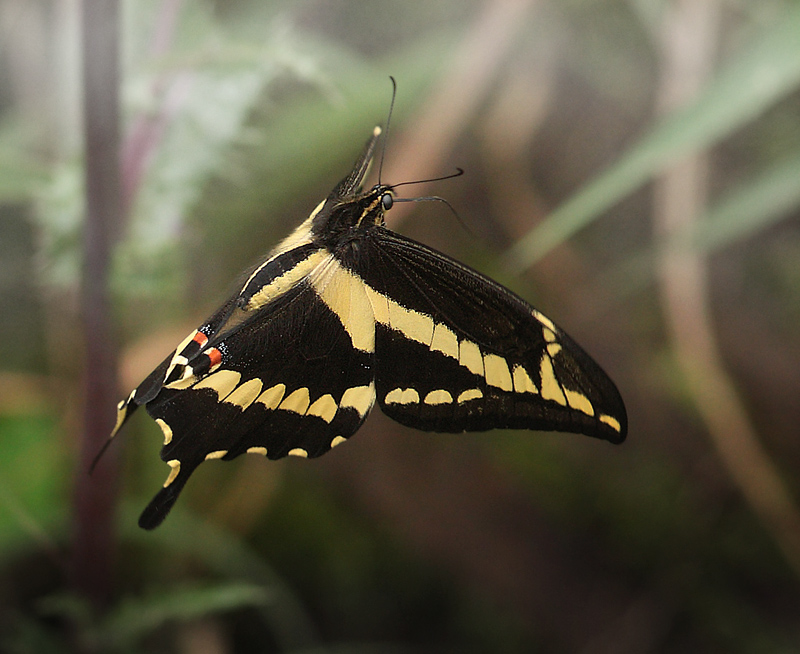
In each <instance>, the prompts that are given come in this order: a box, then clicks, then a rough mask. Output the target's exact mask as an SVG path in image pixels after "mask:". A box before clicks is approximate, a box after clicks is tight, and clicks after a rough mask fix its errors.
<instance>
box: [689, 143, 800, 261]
mask: <svg viewBox="0 0 800 654" xmlns="http://www.w3.org/2000/svg"><path fill="white" fill-rule="evenodd" d="M799 179H800V155H798V156H796V157H793V158H791V159H788V160H785V161H780V162H778V163H777V164H775V165H773V166H771V167H770V168H769V169H768V170H767V171H765V172H764V173H762V174H761V175H759V176H758V177H757V178H756V179H754V180H752V181H749V182H747V183H743V184H740V185H739V187H738V188H735V189H734V190H733V191H732V192H731V193H729V194H728V195H727V196H726V197H724V198H722V199H721V200H720V201H719V202H717V203H716V204H715V205H714V206H713V207H711V209H709V211H708V212H707V213H706V215H705V216H703V217H701V219H700V220H698V221H697V222H696V223H695V225H694V234H692V235H690V237H689V238H690V242H692V243H693V245H694V247H696V248H699V249H701V250H704V251H707V252H712V251H716V250H719V249H721V248H723V247H725V246H727V245H730V244H731V243H733V242H735V241H737V240H740V239H743V238H747V237H748V236H751V235H752V234H754V233H755V232H756V231H758V230H761V229H764V228H765V227H768V226H769V225H771V224H773V223H774V222H776V221H778V220H780V219H781V218H783V217H784V216H786V214H787V213H788V212H789V211H791V210H792V209H794V208H796V207H797V206H798V204H800V183H798V180H799Z"/></svg>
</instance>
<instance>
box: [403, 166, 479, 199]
mask: <svg viewBox="0 0 800 654" xmlns="http://www.w3.org/2000/svg"><path fill="white" fill-rule="evenodd" d="M463 174H464V169H463V168H456V172H454V173H450V174H449V175H442V176H441V177H431V178H430V179H415V180H412V181H410V182H400V183H399V184H392V190H394V189H396V188H397V187H398V186H408V185H409V184H427V183H428V182H442V181H444V180H446V179H453V178H454V177H461V175H463ZM426 199H430V198H426ZM439 199H440V200H441V198H439Z"/></svg>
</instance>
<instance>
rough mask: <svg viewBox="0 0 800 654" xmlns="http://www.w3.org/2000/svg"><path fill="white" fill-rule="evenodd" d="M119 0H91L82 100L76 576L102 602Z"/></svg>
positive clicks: (110, 480) (109, 472)
mask: <svg viewBox="0 0 800 654" xmlns="http://www.w3.org/2000/svg"><path fill="white" fill-rule="evenodd" d="M118 10H119V7H118V3H117V0H84V2H83V5H82V12H81V24H82V28H83V35H82V44H83V53H82V54H83V104H84V109H83V111H84V139H85V160H86V165H85V185H86V188H85V193H86V222H85V227H84V240H83V246H84V266H83V277H82V288H81V310H82V318H83V340H84V389H83V390H84V397H83V402H84V407H83V438H82V440H81V444H80V459H79V463H78V466H77V470H76V479H75V498H74V501H75V505H74V526H75V533H74V540H73V552H72V581H73V585H74V587H75V588H76V590H77V591H78V592H79V593H81V594H82V595H83V596H85V597H86V598H87V599H89V600H90V601H91V602H92V603H93V604H94V606H95V607H97V608H98V609H99V608H101V607H102V606H103V603H104V601H105V600H107V599H108V596H109V595H110V592H111V587H112V586H111V576H112V575H111V571H112V565H113V558H114V549H115V545H114V540H115V539H114V529H113V519H114V506H115V500H116V479H117V477H118V462H117V458H116V457H115V455H114V452H109V456H106V457H105V458H104V459H103V461H102V462H101V463H100V465H99V466H97V468H96V469H95V472H94V475H92V476H91V477H90V476H89V475H88V474H87V471H88V469H89V465H90V463H91V461H92V459H93V458H94V456H95V455H96V454H97V452H98V451H99V450H100V448H101V446H102V445H103V443H104V442H105V441H106V439H107V438H108V432H109V428H110V426H111V425H112V424H113V411H114V405H115V403H116V400H117V399H118V392H117V383H116V378H117V357H116V350H115V347H114V339H113V336H112V326H111V319H110V311H109V308H110V307H109V305H110V301H109V294H108V271H109V264H110V259H111V251H112V245H113V243H112V241H113V234H114V233H115V232H116V228H117V225H119V222H120V212H121V201H120V198H121V194H120V175H119V38H118V32H119V11H118Z"/></svg>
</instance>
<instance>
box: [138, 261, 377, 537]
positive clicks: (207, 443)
mask: <svg viewBox="0 0 800 654" xmlns="http://www.w3.org/2000/svg"><path fill="white" fill-rule="evenodd" d="M324 268H325V264H323V265H322V269H323V270H324ZM320 274H321V273H316V274H313V273H312V275H310V278H311V279H314V278H316V277H318V276H319V275H320ZM201 329H202V328H201ZM201 333H202V332H201ZM215 351H216V352H220V353H221V362H220V363H219V365H218V366H217V367H216V368H211V369H209V371H208V372H207V373H206V374H205V375H202V376H200V377H199V378H197V379H191V378H190V380H189V382H188V383H187V382H183V383H181V382H180V381H178V382H173V384H172V385H173V386H176V387H173V388H171V387H170V386H171V384H170V383H167V384H165V385H164V387H163V388H162V389H161V390H160V392H159V393H158V395H157V396H156V397H155V398H153V399H152V400H151V401H150V402H149V403H148V404H147V411H148V413H149V414H150V415H151V416H152V417H153V418H155V419H156V421H157V422H158V424H159V426H161V429H162V431H163V432H164V436H165V444H164V447H163V448H162V451H161V458H162V459H163V460H164V461H166V462H167V463H169V465H170V466H171V468H172V471H171V474H170V477H169V478H168V480H167V483H166V484H165V486H164V488H162V490H161V491H160V492H159V493H158V494H157V495H156V497H155V498H154V499H153V501H152V502H151V503H150V505H148V507H147V509H145V511H144V513H143V514H142V517H141V519H140V525H141V526H143V527H145V528H153V527H155V526H156V525H157V524H159V523H160V522H161V520H163V518H164V517H165V516H166V514H167V512H168V511H169V509H170V508H171V506H172V504H173V503H174V502H175V500H176V499H177V497H178V494H179V492H180V490H181V489H182V487H183V485H184V484H185V483H186V480H187V479H188V478H189V476H190V475H191V474H192V472H193V471H194V470H195V468H196V467H197V466H198V465H200V463H202V462H203V461H205V460H208V459H225V460H228V459H232V458H234V457H236V456H238V455H240V454H243V453H245V452H250V453H255V454H261V455H264V456H266V457H268V458H270V459H278V458H281V457H284V456H286V455H288V454H292V455H296V456H303V457H316V456H320V455H321V454H324V453H325V452H327V451H329V450H330V449H331V447H335V446H336V445H338V444H339V443H340V442H342V441H343V440H345V439H347V438H349V437H350V436H351V435H352V434H353V433H354V432H355V431H356V430H357V429H358V428H359V427H360V426H361V424H362V423H363V421H364V419H365V418H366V415H367V413H368V411H369V409H370V408H371V407H372V404H373V401H374V397H375V395H374V387H373V385H372V379H373V376H374V372H373V354H372V352H369V351H363V350H357V349H356V348H354V347H352V345H351V344H350V339H349V337H348V335H347V334H346V332H345V331H344V330H342V328H341V324H340V321H339V319H338V317H337V316H336V315H335V314H334V313H333V312H332V311H331V310H330V309H329V308H328V307H327V306H326V305H325V303H324V302H323V300H322V299H321V298H320V296H319V295H318V293H317V292H316V291H315V290H314V288H313V287H312V286H311V284H310V283H309V282H307V281H302V282H300V283H298V284H297V285H295V286H293V287H291V288H290V289H289V290H288V291H287V292H286V293H285V294H284V295H282V296H281V297H280V298H279V299H276V300H273V301H270V302H269V303H267V304H266V305H265V306H263V307H261V308H260V309H258V310H257V312H256V314H255V315H253V316H252V317H250V318H248V319H247V320H246V321H243V322H242V323H240V324H238V325H236V326H235V327H234V328H232V329H230V330H228V331H223V332H222V333H221V334H219V335H218V336H216V337H212V338H211V339H209V340H208V342H207V343H206V344H205V346H204V347H203V348H202V349H201V350H199V351H198V352H197V353H196V355H195V357H194V358H193V359H191V360H188V361H187V363H186V364H185V365H186V367H187V368H191V367H193V364H194V365H197V364H198V363H199V364H200V365H202V359H203V358H204V357H205V358H207V357H208V356H209V354H208V353H212V355H211V356H212V357H213V356H215V355H214V354H213V353H214V352H215Z"/></svg>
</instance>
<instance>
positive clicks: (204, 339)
mask: <svg viewBox="0 0 800 654" xmlns="http://www.w3.org/2000/svg"><path fill="white" fill-rule="evenodd" d="M192 340H193V341H194V342H195V343H197V344H198V345H199V346H200V347H201V348H202V347H203V346H204V345H205V344H206V343H208V336H206V335H205V334H204V333H203V332H197V333H196V334H195V335H194V338H193V339H192Z"/></svg>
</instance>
